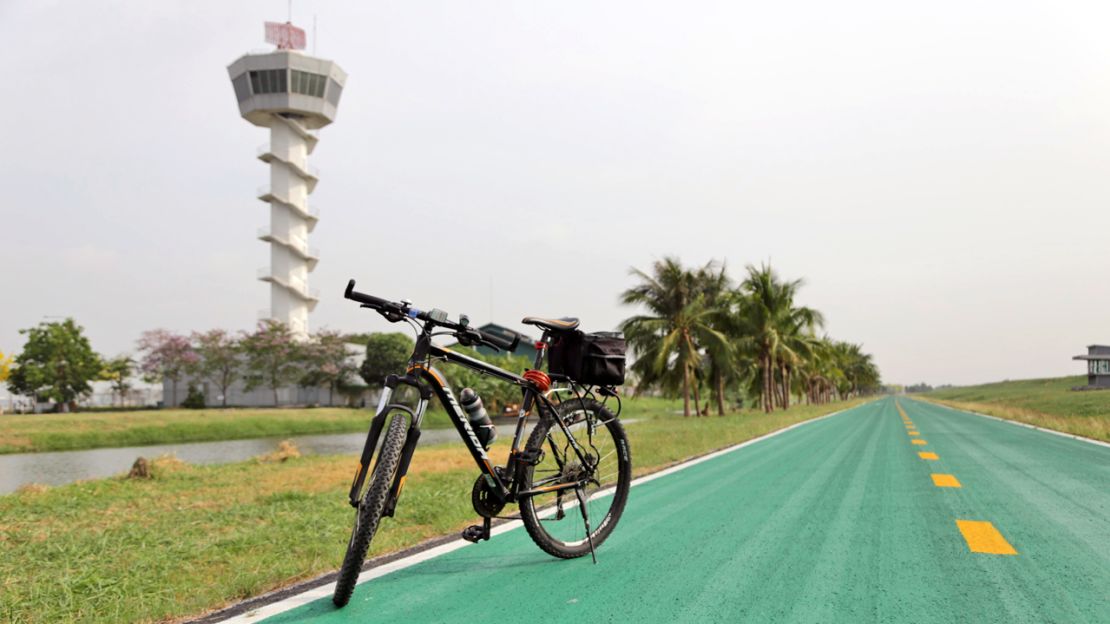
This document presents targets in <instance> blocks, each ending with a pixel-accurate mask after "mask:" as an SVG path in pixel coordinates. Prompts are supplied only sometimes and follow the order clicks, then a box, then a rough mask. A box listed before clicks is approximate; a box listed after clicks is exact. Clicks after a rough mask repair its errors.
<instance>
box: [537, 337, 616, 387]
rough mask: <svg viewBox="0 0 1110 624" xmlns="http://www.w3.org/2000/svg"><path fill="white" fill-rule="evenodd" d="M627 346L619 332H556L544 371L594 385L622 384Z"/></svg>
mask: <svg viewBox="0 0 1110 624" xmlns="http://www.w3.org/2000/svg"><path fill="white" fill-rule="evenodd" d="M626 350H627V346H626V344H625V341H624V337H623V336H621V334H620V333H619V332H594V333H592V334H584V333H582V332H580V331H577V330H576V331H572V332H559V333H558V334H557V335H556V336H555V340H554V341H553V342H552V343H551V346H550V347H549V348H548V352H547V369H548V371H549V372H551V373H552V374H554V375H565V376H567V377H570V378H571V379H573V380H574V381H577V382H579V383H583V384H589V385H594V386H619V385H621V384H623V383H624V365H625V351H626Z"/></svg>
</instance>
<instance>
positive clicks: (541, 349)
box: [532, 330, 551, 370]
mask: <svg viewBox="0 0 1110 624" xmlns="http://www.w3.org/2000/svg"><path fill="white" fill-rule="evenodd" d="M550 342H551V332H549V331H547V330H544V332H543V337H542V338H540V341H539V342H537V343H536V344H535V345H534V346H535V347H536V361H535V362H534V363H533V364H532V368H534V369H536V370H542V369H543V356H544V355H545V354H546V353H547V345H548V343H550Z"/></svg>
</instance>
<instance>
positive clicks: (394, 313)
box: [343, 279, 520, 351]
mask: <svg viewBox="0 0 1110 624" xmlns="http://www.w3.org/2000/svg"><path fill="white" fill-rule="evenodd" d="M343 296H344V297H345V298H347V299H350V300H351V301H357V302H359V303H361V304H362V305H363V306H365V307H368V308H372V309H374V310H377V311H378V312H380V313H381V314H382V316H384V317H385V318H386V319H388V320H389V321H391V322H394V323H396V322H398V321H400V320H401V319H403V318H404V317H406V316H407V317H409V318H414V319H417V320H421V321H425V322H426V323H431V324H433V325H438V326H441V327H446V328H448V329H453V330H455V337H456V338H458V339H459V342H460V343H462V344H466V345H467V346H470V345H472V344H479V343H484V344H486V345H488V346H491V347H493V348H495V349H500V350H502V351H513V350H514V349H516V347H517V345H519V344H520V334H518V333H517V332H513V336H512V338H511V339H509V338H506V337H504V336H499V335H497V334H491V333H489V332H484V331H482V330H480V329H477V328H475V327H468V326H467V325H465V324H462V323H455V322H453V321H449V320H447V313H446V312H443V311H442V310H431V311H424V310H419V309H417V308H414V307H412V305H410V304H409V303H408V302H405V303H398V302H395V301H389V300H387V299H382V298H380V297H375V296H373V295H368V294H366V293H360V292H358V291H356V290H355V280H353V279H352V280H348V281H347V289H346V290H345V291H344V292H343Z"/></svg>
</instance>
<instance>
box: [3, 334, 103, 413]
mask: <svg viewBox="0 0 1110 624" xmlns="http://www.w3.org/2000/svg"><path fill="white" fill-rule="evenodd" d="M19 333H20V334H23V335H25V336H27V343H26V344H25V345H24V346H23V351H22V352H21V353H20V354H19V355H18V356H16V358H15V368H14V369H13V370H12V371H11V376H10V377H9V379H8V388H9V389H11V391H12V392H15V393H16V394H22V395H25V396H30V397H35V398H36V399H40V400H41V399H47V400H50V401H53V402H54V403H55V404H56V406H57V408H58V409H66V408H67V407H68V406H69V405H70V404H72V403H73V402H74V401H76V400H77V398H78V397H79V396H81V395H84V394H87V393H89V392H91V390H92V388H91V387H90V386H89V382H91V381H93V380H95V379H96V378H97V376H98V375H99V374H100V371H101V369H102V367H101V363H100V357H99V356H97V354H96V353H95V352H94V351H93V350H92V346H91V345H90V344H89V340H88V339H87V338H86V337H85V334H84V328H82V327H81V326H80V325H78V324H77V323H75V322H74V321H73V319H71V318H67V319H66V320H65V321H62V322H60V323H58V322H54V323H39V324H38V326H36V327H32V328H30V329H21V330H19Z"/></svg>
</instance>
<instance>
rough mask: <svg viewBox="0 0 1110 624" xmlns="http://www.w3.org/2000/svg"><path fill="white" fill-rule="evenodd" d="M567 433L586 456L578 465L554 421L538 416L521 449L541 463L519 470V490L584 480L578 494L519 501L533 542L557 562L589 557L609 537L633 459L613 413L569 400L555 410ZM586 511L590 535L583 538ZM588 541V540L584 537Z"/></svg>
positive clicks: (628, 483) (553, 494) (594, 404)
mask: <svg viewBox="0 0 1110 624" xmlns="http://www.w3.org/2000/svg"><path fill="white" fill-rule="evenodd" d="M559 413H560V415H561V416H562V417H563V419H564V421H565V422H566V424H567V428H568V429H569V430H570V432H571V435H573V436H574V439H575V441H577V442H578V445H579V446H580V447H581V448H582V450H583V451H584V452H585V459H586V463H587V465H585V466H584V465H583V464H582V461H581V460H580V459H579V457H578V455H577V454H576V453H575V452H574V449H573V448H571V446H570V441H569V440H568V439H567V436H566V434H565V433H564V432H563V430H562V428H561V427H559V425H558V423H556V422H555V420H554V419H553V418H543V419H541V420H540V422H539V424H537V425H536V428H535V429H534V430H533V431H532V435H531V436H530V437H529V438H528V443H527V445H526V448H527V449H529V450H530V451H531V450H533V449H538V450H540V451H542V453H541V454H540V456H541V457H542V459H541V460H540V461H539V463H538V464H536V465H535V466H529V467H527V468H526V469H525V470H524V485H523V489H526V490H531V489H536V488H542V487H544V486H547V485H553V484H557V483H564V482H567V481H577V480H582V479H585V480H587V485H586V486H585V487H583V488H582V490H581V491H580V492H576V491H575V490H574V489H570V490H563V491H562V492H551V493H544V494H536V495H534V496H530V497H528V498H526V499H524V500H522V501H520V517H521V520H523V521H524V526H525V528H526V529H527V530H528V535H530V536H531V537H532V541H534V542H536V545H537V546H539V547H540V548H541V549H543V551H544V552H546V553H548V554H550V555H552V556H555V557H559V558H561V559H573V558H575V557H581V556H583V555H586V554H589V552H590V542H591V541H592V542H593V546H594V548H597V547H598V546H600V545H601V543H602V542H604V541H605V540H606V538H608V537H609V535H610V534H611V533H612V532H613V529H614V528H615V527H616V525H617V521H618V520H620V517H621V513H622V512H623V511H624V505H625V503H626V502H627V500H628V490H629V488H630V487H631V485H632V458H631V456H630V454H629V449H628V437H627V436H626V435H625V433H624V427H622V426H621V423H620V421H619V420H617V418H616V417H615V416H613V413H612V412H610V411H609V410H608V409H606V408H605V407H604V406H603V405H602V404H601V403H599V402H597V401H593V400H579V399H574V400H571V401H567V402H565V403H563V404H561V405H560V406H559ZM580 496H581V500H585V512H586V514H587V515H588V517H589V526H590V533H589V536H587V534H586V518H585V517H583V509H582V505H581V504H580V503H579V500H580V498H579V497H580ZM587 537H589V538H590V539H587Z"/></svg>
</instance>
